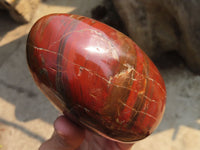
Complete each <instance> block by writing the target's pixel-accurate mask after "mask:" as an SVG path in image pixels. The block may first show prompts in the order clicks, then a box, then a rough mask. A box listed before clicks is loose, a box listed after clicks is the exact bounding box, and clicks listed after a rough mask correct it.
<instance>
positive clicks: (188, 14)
mask: <svg viewBox="0 0 200 150" xmlns="http://www.w3.org/2000/svg"><path fill="white" fill-rule="evenodd" d="M50 13H72V14H79V15H83V16H87V17H92V18H94V19H97V20H100V21H102V22H105V23H106V24H109V25H111V26H113V27H115V28H117V29H118V30H120V31H121V32H123V33H125V34H127V35H128V36H129V37H131V38H132V39H133V40H134V41H136V43H137V44H138V45H139V46H140V47H141V48H142V49H143V50H144V51H145V52H146V53H147V54H148V55H149V56H150V57H151V58H152V60H153V61H154V62H155V64H156V65H157V66H158V68H159V70H160V72H161V74H162V75H163V78H164V80H165V83H166V88H167V104H166V112H165V115H164V118H163V120H162V122H161V124H160V125H159V127H158V128H157V130H156V131H155V132H154V133H153V134H152V135H151V136H149V137H148V138H146V139H144V140H142V141H139V142H137V143H136V144H135V146H134V147H133V149H135V150H147V149H148V150H155V149H159V150H199V149H200V48H199V47H200V42H199V41H200V19H199V16H198V15H199V14H200V1H198V0H192V1H185V0H160V1H157V0H150V1H148V2H146V1H144V0H140V1H139V0H123V1H122V0H121V1H120V0H110V1H108V0H107V1H106V0H56V1H55V0H30V1H26V0H0V150H14V149H15V150H18V149H20V150H27V149H33V150H37V149H38V147H39V146H40V144H41V143H42V142H43V141H45V140H46V139H48V138H49V137H50V136H51V134H52V132H53V126H52V125H53V122H54V120H55V119H56V117H57V116H58V115H59V112H58V111H57V110H56V109H55V108H54V107H53V106H52V105H51V103H50V102H49V101H48V100H47V98H46V97H45V96H44V95H43V94H42V93H41V92H40V91H39V89H38V88H37V87H36V85H35V83H34V82H33V79H32V77H31V75H30V73H29V70H28V67H27V63H26V54H25V49H26V39H27V34H28V32H29V31H30V28H31V26H32V25H33V23H34V22H35V21H36V20H37V19H39V18H40V17H42V16H44V15H47V14H50Z"/></svg>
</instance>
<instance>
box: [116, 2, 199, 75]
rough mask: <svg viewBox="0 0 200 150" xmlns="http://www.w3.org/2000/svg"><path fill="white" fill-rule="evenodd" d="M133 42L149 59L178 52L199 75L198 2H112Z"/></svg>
mask: <svg viewBox="0 0 200 150" xmlns="http://www.w3.org/2000/svg"><path fill="white" fill-rule="evenodd" d="M113 3H114V5H115V7H116V10H117V11H118V13H119V15H120V16H121V19H122V20H123V22H124V24H125V26H126V28H127V31H128V33H129V35H130V37H131V38H132V39H134V41H136V43H137V44H138V45H139V46H140V47H141V48H142V49H143V50H144V51H145V52H147V54H148V55H149V56H150V57H154V58H155V57H159V56H160V55H161V54H162V53H163V52H167V51H172V50H175V51H177V52H178V53H179V54H180V55H181V56H182V57H183V59H184V60H185V62H186V64H187V65H188V66H189V67H190V69H191V70H192V71H194V72H198V73H200V59H199V58H200V50H199V47H200V42H199V41H200V19H199V14H200V1H199V0H190V1H188V0H150V1H147V0H123V1H122V0H113Z"/></svg>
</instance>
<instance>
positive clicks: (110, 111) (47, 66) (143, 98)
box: [27, 14, 166, 142]
mask: <svg viewBox="0 0 200 150" xmlns="http://www.w3.org/2000/svg"><path fill="white" fill-rule="evenodd" d="M27 60H28V65H29V68H30V71H31V73H32V75H33V78H34V79H35V81H36V83H37V85H38V86H39V87H40V89H41V90H42V91H43V92H44V94H45V95H47V96H48V98H49V99H50V100H51V101H52V102H53V103H54V104H55V105H56V106H57V107H58V109H59V110H61V111H62V112H63V113H64V114H66V115H68V116H70V117H71V118H72V119H73V120H74V121H76V122H77V123H80V124H82V125H84V126H86V127H88V128H90V129H92V130H93V131H95V132H97V133H98V134H101V135H103V136H105V137H107V138H110V139H112V140H116V141H121V142H134V141H137V140H140V139H143V138H144V137H146V136H148V135H149V134H150V133H152V131H153V130H154V129H155V128H156V127H157V125H158V124H159V122H160V120H161V118H162V116H163V113H164V109H165V99H166V90H165V85H164V81H163V79H162V77H161V75H160V73H159V71H158V70H157V68H156V66H155V65H154V64H153V63H152V61H151V60H150V59H149V58H148V56H147V55H146V54H145V53H144V52H143V51H142V50H141V49H140V48H139V47H138V46H137V45H136V44H135V43H134V42H133V41H132V40H131V39H130V38H128V37H127V36H126V35H124V34H122V33H121V32H119V31H117V30H115V29H113V28H112V27H109V26H107V25H105V24H103V23H101V22H98V21H96V20H93V19H90V18H86V17H83V16H78V15H69V14H52V15H48V16H45V17H43V18H41V19H40V20H39V21H37V22H36V23H35V25H34V26H33V27H32V29H31V31H30V33H29V36H28V40H27ZM44 111H45V110H44Z"/></svg>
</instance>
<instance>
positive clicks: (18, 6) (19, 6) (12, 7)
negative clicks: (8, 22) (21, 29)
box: [0, 0, 40, 23]
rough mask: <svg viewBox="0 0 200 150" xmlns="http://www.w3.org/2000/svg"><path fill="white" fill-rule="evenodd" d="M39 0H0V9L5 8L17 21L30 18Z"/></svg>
mask: <svg viewBox="0 0 200 150" xmlns="http://www.w3.org/2000/svg"><path fill="white" fill-rule="evenodd" d="M39 1H40V0H0V9H7V10H8V11H9V13H10V15H11V16H12V18H13V19H14V20H15V21H17V22H19V23H27V22H29V21H30V20H31V19H32V16H33V14H34V11H35V9H36V7H37V5H38V3H39Z"/></svg>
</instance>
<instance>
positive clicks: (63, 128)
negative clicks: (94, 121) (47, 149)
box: [54, 116, 85, 145]
mask: <svg viewBox="0 0 200 150" xmlns="http://www.w3.org/2000/svg"><path fill="white" fill-rule="evenodd" d="M54 128H55V132H56V134H58V135H59V136H60V137H62V138H63V139H64V140H65V141H66V142H68V143H72V144H76V145H77V144H81V143H82V141H83V139H84V136H85V131H84V129H83V128H82V127H80V126H78V125H77V124H75V123H73V122H72V121H70V120H69V119H68V118H67V117H65V116H60V117H58V118H57V119H56V120H55V122H54Z"/></svg>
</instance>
